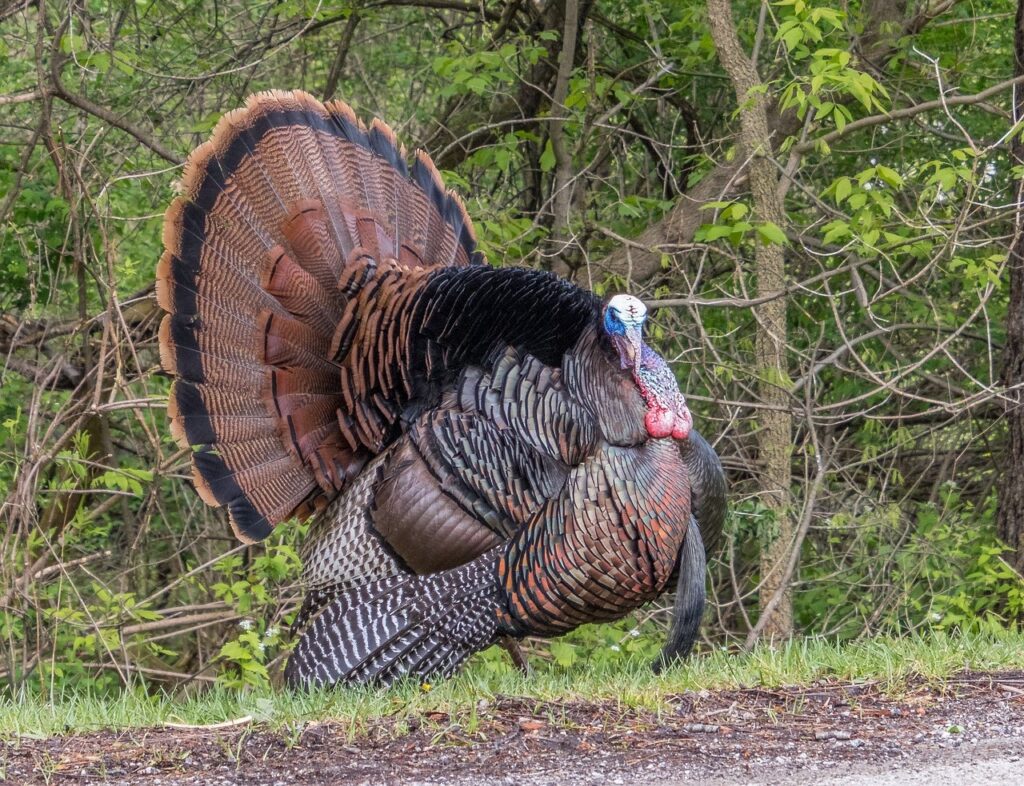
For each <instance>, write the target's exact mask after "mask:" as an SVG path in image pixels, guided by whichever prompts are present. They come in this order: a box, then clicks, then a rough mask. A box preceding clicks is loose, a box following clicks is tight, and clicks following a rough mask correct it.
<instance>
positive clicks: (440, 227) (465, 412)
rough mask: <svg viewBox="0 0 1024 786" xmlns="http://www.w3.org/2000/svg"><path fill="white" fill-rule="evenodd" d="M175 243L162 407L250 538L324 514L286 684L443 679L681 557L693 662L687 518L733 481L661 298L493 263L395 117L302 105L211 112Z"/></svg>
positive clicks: (600, 608)
mask: <svg viewBox="0 0 1024 786" xmlns="http://www.w3.org/2000/svg"><path fill="white" fill-rule="evenodd" d="M164 246H165V252H164V254H163V256H162V257H161V260H160V263H159V266H158V270H157V298H158V301H159V303H160V305H161V307H162V308H163V309H164V310H166V311H167V312H168V314H167V315H166V316H165V318H164V320H163V322H162V324H161V328H160V352H161V361H162V364H163V367H164V368H165V369H166V370H167V371H168V372H170V373H171V374H173V375H175V376H176V377H177V379H176V381H175V383H174V385H173V388H172V391H171V394H170V400H169V404H168V410H169V414H170V419H171V428H172V430H173V433H174V435H175V436H176V438H177V439H178V440H179V441H180V442H181V444H182V445H187V446H190V447H191V449H192V451H193V453H192V463H193V470H194V478H195V485H196V488H197V490H198V491H199V494H200V496H201V497H202V498H203V499H204V500H205V501H206V502H208V503H209V504H211V505H220V506H223V507H225V508H227V511H228V515H229V517H230V520H231V524H232V526H233V528H234V531H235V533H236V534H237V535H238V537H239V538H241V539H242V540H244V541H257V540H261V539H262V538H265V537H266V536H267V535H268V534H269V533H270V532H271V530H272V528H273V527H274V525H276V524H277V523H279V522H281V521H284V520H286V519H288V518H290V517H292V516H293V515H298V516H307V515H310V514H312V513H316V514H317V516H316V520H315V522H314V524H313V526H312V528H311V530H310V533H309V536H308V538H307V540H306V542H305V543H304V548H303V558H304V562H305V566H304V579H305V582H306V584H307V586H308V595H307V598H306V601H305V603H304V605H303V608H302V610H301V612H300V614H299V619H298V620H297V624H298V625H299V626H302V625H303V624H305V623H306V622H307V620H308V625H307V626H306V630H305V633H304V635H303V636H302V639H301V640H300V641H299V643H298V645H297V648H296V649H295V651H294V653H293V654H292V656H291V659H290V661H289V664H288V667H287V669H286V678H287V680H288V682H289V683H290V684H292V685H318V684H331V683H335V682H339V681H344V682H377V683H384V684H387V683H391V682H393V681H394V680H396V679H398V678H400V677H401V676H403V675H406V674H410V675H416V676H420V677H426V676H429V675H448V674H451V673H452V672H453V671H455V669H456V668H458V666H459V665H460V664H461V663H462V662H463V661H464V660H465V659H466V658H467V657H468V656H469V655H471V654H472V653H474V652H476V651H478V650H480V649H482V648H484V647H486V646H488V645H490V644H491V643H493V642H494V641H495V640H496V639H498V638H499V637H502V636H510V637H513V638H520V637H523V636H526V635H540V636H555V635H558V634H561V633H564V632H566V631H569V630H572V629H573V628H575V627H577V626H578V625H580V624H582V623H586V622H595V621H601V620H612V619H616V618H619V617H621V616H623V615H624V614H626V613H627V612H629V611H631V610H633V609H635V608H637V607H638V606H640V605H641V604H644V603H646V602H648V601H650V600H652V599H654V598H656V597H657V596H658V595H660V594H661V593H662V591H663V590H665V589H666V586H667V585H668V584H669V581H670V577H671V576H672V574H673V571H674V570H678V574H679V587H678V589H679V591H678V593H677V601H676V619H675V623H674V627H673V632H672V635H671V636H670V639H669V642H668V644H667V645H666V648H665V652H664V653H663V659H664V660H667V659H669V658H671V657H674V656H676V655H679V654H685V653H686V652H687V651H688V650H689V648H690V646H691V645H692V643H693V640H694V638H695V637H696V632H697V625H699V621H700V614H701V612H702V610H703V606H704V594H703V593H704V572H705V562H704V560H705V558H704V549H703V547H702V545H701V533H700V530H699V529H698V526H697V522H696V520H695V519H694V517H693V515H691V514H696V515H697V516H699V517H700V518H701V519H703V521H702V523H703V524H704V525H705V526H707V525H710V526H711V529H712V530H713V531H717V530H718V529H719V528H720V525H721V514H722V512H723V511H724V486H723V485H722V475H721V467H720V465H719V464H718V460H717V457H716V456H715V454H714V451H713V450H711V448H710V447H709V446H708V445H707V443H706V442H705V441H704V440H703V439H701V438H700V437H699V436H698V435H697V434H696V433H694V432H691V423H692V419H691V416H690V413H689V411H688V410H687V408H686V404H685V402H684V399H683V396H682V395H681V394H680V392H679V388H678V386H677V384H676V381H675V378H674V377H673V375H672V373H671V371H670V370H669V368H668V366H667V365H666V364H665V362H664V361H663V360H662V358H661V357H660V356H659V355H657V354H656V353H655V352H654V351H653V350H651V349H650V348H649V347H648V346H647V345H646V344H644V343H643V341H642V329H643V324H644V319H645V315H646V309H645V308H644V305H643V303H641V302H640V301H639V300H637V299H636V298H633V297H630V296H628V295H617V296H615V297H613V298H612V299H611V300H610V301H608V303H607V304H606V305H604V306H602V303H601V302H600V301H599V300H598V299H597V298H596V297H595V296H593V295H592V294H590V293H588V292H585V291H583V290H581V289H579V288H578V287H576V286H574V285H572V284H570V283H568V282H566V281H563V280H561V279H559V278H557V277H556V276H553V275H552V274H550V273H546V272H541V271H536V270H528V269H522V268H492V267H489V266H487V265H486V264H484V259H483V255H482V254H481V252H480V251H478V250H477V248H476V241H475V236H474V233H473V229H472V225H471V223H470V220H469V217H468V216H467V215H466V212H465V210H464V208H463V206H462V203H461V202H460V201H459V199H458V198H457V197H456V196H454V195H453V194H452V193H450V192H448V191H446V190H445V188H444V186H443V184H442V182H441V178H440V176H439V174H438V172H437V170H436V169H435V168H434V166H433V164H432V163H431V161H430V159H429V158H428V157H427V156H426V155H425V154H424V153H422V152H418V153H417V154H416V156H415V161H414V163H413V165H412V168H411V169H409V168H408V167H407V164H406V154H405V151H404V150H403V149H401V148H399V146H398V144H397V143H396V141H395V138H394V136H393V134H392V132H391V131H390V129H389V128H388V127H387V126H385V125H384V124H382V123H381V122H379V121H376V120H375V121H374V122H373V123H372V124H371V125H370V126H369V128H366V127H364V126H363V125H362V124H361V123H360V122H359V121H358V120H357V119H356V117H355V115H354V114H353V112H352V110H351V109H350V108H349V107H348V106H346V105H345V104H342V103H339V102H334V103H330V104H327V105H326V106H324V105H323V104H321V103H319V102H318V101H316V100H315V99H314V98H312V97H311V96H309V95H307V94H305V93H301V92H291V93H286V92H269V93H261V94H259V95H256V96H253V97H251V98H250V99H249V100H248V102H247V104H246V106H245V108H244V109H240V110H236V111H234V112H230V113H229V114H227V115H226V116H225V117H224V118H223V119H222V120H221V121H220V123H219V124H218V125H217V127H216V129H215V130H214V133H213V136H212V138H211V139H210V141H209V142H207V143H205V144H204V145H202V146H200V147H199V148H198V149H197V150H196V151H195V152H194V153H193V154H192V156H191V157H190V158H189V161H188V164H187V165H186V167H185V172H184V176H183V182H182V187H181V194H180V196H179V197H178V198H176V199H175V200H174V202H173V203H172V204H171V206H170V207H169V209H168V211H167V216H166V219H165V225H164ZM674 440H682V441H683V448H682V450H681V449H680V447H679V446H678V445H677V443H676V442H675V441H674ZM691 494H693V497H694V503H693V506H692V507H693V509H692V510H691ZM706 534H709V535H710V534H713V533H707V532H706ZM677 563H678V564H677Z"/></svg>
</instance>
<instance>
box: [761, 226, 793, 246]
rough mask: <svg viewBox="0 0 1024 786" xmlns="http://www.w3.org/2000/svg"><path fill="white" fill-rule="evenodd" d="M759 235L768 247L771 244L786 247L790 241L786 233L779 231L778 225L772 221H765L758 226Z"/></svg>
mask: <svg viewBox="0 0 1024 786" xmlns="http://www.w3.org/2000/svg"><path fill="white" fill-rule="evenodd" d="M757 234H758V236H759V237H760V238H761V241H762V242H763V243H765V244H766V245H767V244H769V243H778V244H779V245H785V244H786V243H788V242H789V241H788V240H787V239H786V233H785V232H783V231H782V230H781V229H779V227H778V225H776V224H773V223H772V222H771V221H765V222H764V223H763V224H758V226H757Z"/></svg>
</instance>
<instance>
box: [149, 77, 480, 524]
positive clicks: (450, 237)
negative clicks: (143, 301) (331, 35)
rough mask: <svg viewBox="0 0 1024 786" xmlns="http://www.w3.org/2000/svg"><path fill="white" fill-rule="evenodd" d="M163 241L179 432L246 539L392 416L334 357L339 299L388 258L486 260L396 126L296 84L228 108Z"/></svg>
mask: <svg viewBox="0 0 1024 786" xmlns="http://www.w3.org/2000/svg"><path fill="white" fill-rule="evenodd" d="M163 237H164V247H165V252H164V254H163V256H162V257H161V259H160V263H159V265H158V267H157V300H158V302H159V304H160V306H161V307H162V308H163V309H164V310H165V311H167V312H168V314H167V316H166V317H165V318H164V321H163V323H162V324H161V327H160V357H161V362H162V365H163V367H164V368H165V369H166V370H167V371H168V372H170V373H172V374H174V375H175V376H176V377H177V380H176V383H175V385H174V387H173V389H172V391H171V394H170V402H169V407H168V409H169V413H170V415H171V419H172V431H173V433H174V435H175V437H176V438H177V439H178V440H179V442H180V443H181V444H182V445H187V446H191V447H192V448H193V449H194V451H195V453H194V460H193V468H194V476H195V482H196V487H197V488H198V490H199V493H200V494H201V496H202V497H203V499H204V500H205V501H207V502H208V503H210V504H213V505H222V506H225V507H226V508H227V509H228V512H229V515H230V518H231V522H232V525H233V527H234V529H235V532H236V533H237V534H238V536H239V537H240V538H242V539H243V540H246V541H253V540H259V539H261V538H264V537H266V535H267V534H269V532H270V531H271V528H272V527H273V526H274V525H275V524H277V523H278V522H279V521H282V520H284V519H286V518H288V517H289V516H291V515H292V514H293V513H299V514H303V513H308V512H310V511H311V510H313V509H314V508H319V507H322V506H323V504H324V503H325V502H326V501H327V499H328V498H330V497H332V496H334V495H335V494H336V493H337V492H338V491H340V490H341V489H343V488H344V487H345V486H346V485H347V483H348V482H349V481H350V480H351V479H352V478H353V477H355V476H356V475H358V473H359V472H360V471H361V469H362V468H363V466H364V465H365V464H366V462H367V461H368V460H369V459H370V458H371V457H372V455H373V453H374V452H375V450H374V448H375V447H379V444H378V443H379V442H380V441H381V438H380V437H379V436H378V435H380V434H382V433H384V432H385V431H386V430H387V429H388V428H389V427H390V425H391V424H390V423H389V422H388V420H387V419H388V418H392V419H393V418H394V416H395V413H394V410H393V407H392V406H391V405H390V404H389V402H386V401H385V402H383V403H381V405H380V412H382V413H383V414H381V415H379V416H378V415H377V413H376V411H369V410H367V411H366V412H359V411H355V410H356V409H357V407H356V406H355V404H354V402H353V400H352V398H351V395H349V397H347V398H346V396H345V395H343V393H344V391H345V389H346V388H345V385H344V384H343V380H342V368H341V365H340V362H339V358H338V354H339V353H340V352H342V351H343V350H344V349H345V348H347V347H348V346H349V343H350V341H351V338H352V334H353V333H355V332H356V331H355V328H356V324H355V322H356V318H353V317H351V314H350V315H349V316H350V319H349V321H348V323H347V324H345V325H344V329H342V327H343V323H345V314H346V306H347V305H348V304H349V303H350V301H352V299H353V298H354V296H355V295H356V293H358V291H359V290H360V288H361V287H362V286H364V285H365V284H366V283H367V280H368V279H369V278H373V275H374V273H375V271H377V269H378V266H380V267H382V268H384V267H386V266H387V265H391V268H389V269H391V270H398V269H400V270H416V269H419V268H420V267H444V266H463V265H469V264H475V263H479V262H481V261H482V256H481V254H480V253H479V252H478V251H476V249H475V238H474V235H473V230H472V225H471V223H470V221H469V218H468V216H467V215H466V213H465V210H464V209H463V207H462V203H461V202H460V201H459V200H458V198H457V197H455V196H454V195H453V194H451V193H450V192H448V191H446V190H445V188H444V186H443V184H442V182H441V178H440V176H439V175H438V173H437V170H436V169H435V168H434V166H433V164H432V163H431V161H430V159H429V157H427V156H426V155H425V154H423V153H418V154H417V155H416V157H415V160H414V163H413V166H412V168H411V169H410V168H409V167H408V166H407V164H406V154H405V150H404V149H402V148H401V147H400V146H399V145H398V143H397V142H396V140H395V138H394V135H393V134H392V132H391V130H390V129H389V128H388V127H387V126H386V125H384V124H383V123H381V122H379V121H376V120H375V121H374V122H373V123H372V124H371V125H370V126H369V127H366V126H364V125H363V124H362V123H361V122H360V121H359V120H358V119H357V118H356V116H355V114H354V113H353V112H352V110H351V109H350V108H349V107H348V106H347V105H346V104H343V103H341V102H333V103H329V104H327V105H326V106H325V105H324V104H321V103H320V102H319V101H317V100H316V99H314V98H313V97H312V96H310V95H308V94H306V93H302V92H280V91H272V92H267V93H259V94H257V95H254V96H251V97H250V98H249V99H248V101H247V102H246V106H245V107H244V108H242V109H239V110H236V111H233V112H229V113H228V114H227V115H225V116H224V117H223V118H222V119H221V121H220V122H219V123H218V124H217V127H216V128H215V130H214V132H213V135H212V137H211V138H210V140H209V141H208V142H206V143H205V144H203V145H201V146H200V147H199V148H197V149H196V151H195V152H194V153H193V154H192V155H191V156H190V157H189V160H188V163H187V164H186V166H185V171H184V175H183V178H182V185H181V195H180V196H179V197H178V198H177V199H175V200H174V201H173V202H172V204H171V206H170V207H169V209H168V211H167V214H166V217H165V221H164V235H163ZM382 277H383V276H382V275H378V279H380V278H382ZM402 296H403V297H408V295H407V294H404V295H402ZM378 327H380V328H381V333H382V334H383V333H384V332H385V331H384V328H385V327H388V326H385V325H379V326H378ZM391 329H392V328H390V327H388V330H391ZM395 329H397V328H395ZM388 335H391V334H390V333H388ZM346 342H349V343H346ZM332 352H333V353H334V354H332ZM358 382H359V381H358V380H357V381H356V382H355V383H352V381H351V380H350V381H349V383H350V386H351V384H358ZM354 434H355V435H356V436H353V435H354ZM366 434H370V435H371V436H372V437H373V438H367V439H359V438H358V437H359V435H364V436H365V435H366Z"/></svg>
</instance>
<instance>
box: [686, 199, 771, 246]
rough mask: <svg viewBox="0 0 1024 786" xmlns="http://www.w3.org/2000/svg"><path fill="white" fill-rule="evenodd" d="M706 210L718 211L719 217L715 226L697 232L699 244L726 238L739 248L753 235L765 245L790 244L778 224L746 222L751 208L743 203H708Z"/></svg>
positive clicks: (696, 237) (708, 225)
mask: <svg viewBox="0 0 1024 786" xmlns="http://www.w3.org/2000/svg"><path fill="white" fill-rule="evenodd" d="M704 209H705V210H717V211H718V217H717V220H716V221H715V223H714V224H704V225H702V226H701V227H700V229H698V230H697V232H696V233H695V235H694V239H695V240H697V241H699V242H703V243H713V242H714V241H716V240H721V239H722V238H726V239H728V240H729V242H730V243H732V244H733V245H736V246H738V245H740V244H741V243H742V242H743V241H744V240H746V239H750V234H751V233H753V234H754V235H755V236H756V237H757V239H758V240H759V241H760V242H762V243H765V244H768V243H777V244H779V245H785V244H787V243H788V242H789V241H788V239H787V238H786V233H785V232H783V231H782V229H781V228H780V227H779V226H778V225H777V224H774V223H773V222H771V221H763V222H759V223H756V224H755V223H751V222H750V221H747V220H745V219H744V217H745V216H746V215H747V214H748V213H749V212H750V208H749V207H748V206H747V205H746V204H745V203H743V202H707V203H705V204H704Z"/></svg>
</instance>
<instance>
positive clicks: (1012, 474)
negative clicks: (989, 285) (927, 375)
mask: <svg viewBox="0 0 1024 786" xmlns="http://www.w3.org/2000/svg"><path fill="white" fill-rule="evenodd" d="M1013 51H1014V64H1013V75H1014V76H1022V75H1024V0H1018V2H1017V19H1016V27H1015V29H1014V45H1013ZM1013 109H1014V112H1013V116H1014V120H1019V119H1020V118H1021V117H1022V116H1024V90H1021V89H1020V88H1019V87H1018V88H1017V90H1016V91H1015V93H1014V102H1013ZM1010 156H1011V158H1012V159H1013V163H1014V164H1016V165H1017V166H1021V165H1024V142H1022V141H1021V134H1020V132H1019V131H1018V132H1017V133H1016V134H1014V135H1013V139H1012V141H1011V144H1010ZM1021 199H1024V178H1022V179H1021V180H1020V182H1018V184H1017V215H1016V219H1015V221H1014V232H1013V240H1012V241H1011V242H1010V254H1009V264H1008V267H1009V270H1010V303H1009V305H1008V307H1007V314H1006V350H1005V354H1004V356H1003V383H1004V384H1005V385H1006V388H1007V391H1006V396H1005V398H1004V402H1005V406H1006V423H1007V427H1008V429H1009V432H1010V433H1009V441H1008V444H1007V450H1006V456H1005V459H1004V460H1002V461H999V462H997V465H998V467H999V469H1000V470H1001V471H1002V477H1001V479H1000V482H999V508H998V512H997V514H996V520H997V522H998V526H999V537H1001V538H1002V539H1003V540H1004V541H1005V542H1006V545H1008V546H1009V547H1010V548H1011V549H1013V554H1011V555H1009V562H1010V564H1011V565H1013V566H1014V567H1015V568H1016V569H1017V571H1018V572H1020V573H1022V574H1024V207H1022V206H1021V201H1020V200H1021Z"/></svg>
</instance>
